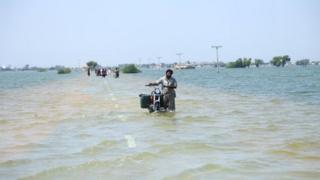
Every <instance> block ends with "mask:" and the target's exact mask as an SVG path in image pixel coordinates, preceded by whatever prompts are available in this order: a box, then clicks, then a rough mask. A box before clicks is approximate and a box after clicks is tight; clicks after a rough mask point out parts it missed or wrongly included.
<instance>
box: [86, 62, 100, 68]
mask: <svg viewBox="0 0 320 180" xmlns="http://www.w3.org/2000/svg"><path fill="white" fill-rule="evenodd" d="M87 66H88V67H89V68H90V69H91V70H93V69H95V68H96V67H97V66H98V63H97V62H95V61H89V62H87Z"/></svg>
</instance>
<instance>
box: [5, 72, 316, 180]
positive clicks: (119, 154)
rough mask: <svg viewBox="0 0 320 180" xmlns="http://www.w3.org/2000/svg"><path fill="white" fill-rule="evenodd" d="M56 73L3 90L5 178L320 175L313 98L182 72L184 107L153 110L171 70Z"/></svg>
mask: <svg viewBox="0 0 320 180" xmlns="http://www.w3.org/2000/svg"><path fill="white" fill-rule="evenodd" d="M274 71H277V70H276V69H275V70H274ZM278 71H282V70H280V69H279V70H278ZM306 71H307V70H306ZM161 72H162V71H161ZM23 73H27V72H23ZM23 73H22V74H18V75H16V76H24V74H23ZM48 73H49V75H46V73H43V74H42V73H38V74H37V72H34V76H50V77H51V76H53V77H55V76H57V77H56V78H52V79H49V80H47V79H48V78H45V79H46V80H45V81H44V82H42V83H34V84H30V85H29V84H26V85H24V86H18V87H17V88H3V89H1V90H0V99H1V101H0V134H1V136H0V154H1V155H0V179H213V178H215V179H319V177H320V133H319V132H320V111H319V110H320V103H317V102H314V101H309V100H308V98H303V96H302V98H299V97H301V96H298V98H295V97H294V96H292V97H291V96H288V97H285V98H282V95H281V92H279V93H280V96H274V95H271V94H268V93H263V90H261V91H260V92H259V93H253V92H254V91H252V92H251V91H242V90H241V89H237V88H236V87H235V88H233V91H229V90H225V91H223V90H222V89H223V88H225V87H223V86H219V87H220V88H216V87H211V86H212V85H211V86H209V85H208V86H202V85H201V84H197V83H192V81H196V80H192V81H188V80H185V79H182V78H183V77H186V76H185V75H184V73H185V72H176V73H175V74H174V75H176V77H177V80H178V89H177V99H176V106H177V110H176V112H175V113H153V114H149V113H148V112H147V110H146V109H140V107H139V98H138V94H140V93H148V92H150V91H151V90H152V88H148V87H145V86H144V84H146V83H147V82H149V81H151V80H153V79H156V78H158V74H162V73H159V72H149V71H148V72H146V73H145V76H144V74H138V75H124V74H120V78H119V79H114V78H112V77H107V78H105V79H103V78H100V77H95V76H91V77H87V76H86V75H85V73H83V74H80V73H78V74H75V75H60V76H58V75H52V74H50V72H47V74H48ZM197 73H200V72H198V71H195V70H191V71H190V72H189V74H192V75H195V76H197V75H199V74H197ZM224 73H230V72H227V71H226V72H223V71H222V72H221V73H220V75H217V74H216V73H215V74H214V75H215V76H223V74H224ZM236 73H239V72H238V71H237V72H236ZM243 73H246V72H243ZM255 73H256V72H255ZM221 74H222V75H221ZM311 74H312V73H311ZM7 75H8V74H6V77H7ZM318 75H319V74H318ZM12 76H14V75H12ZM30 76H31V77H32V76H33V75H32V74H31V75H30ZM0 77H5V76H3V74H1V73H0ZM199 78H200V79H202V80H203V78H201V73H200V75H199ZM0 79H1V78H0ZM179 79H181V80H180V81H179ZM40 81H41V80H40ZM190 82H191V83H190ZM284 82H285V81H284ZM312 82H313V81H311V80H310V81H308V83H309V84H311V87H315V86H317V85H316V84H312ZM210 83H213V82H210ZM226 83H227V82H226ZM237 87H238V86H237ZM226 89H227V88H226ZM282 93H283V92H282ZM317 93H319V89H316V90H315V94H316V95H317ZM308 97H309V96H308ZM315 98H316V96H315ZM301 99H302V100H301ZM303 99H307V100H305V101H303ZM311 99H314V98H311Z"/></svg>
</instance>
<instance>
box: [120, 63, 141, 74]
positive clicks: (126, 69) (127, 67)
mask: <svg viewBox="0 0 320 180" xmlns="http://www.w3.org/2000/svg"><path fill="white" fill-rule="evenodd" d="M121 70H122V72H123V73H139V72H141V71H140V70H139V69H138V68H137V67H136V66H135V65H134V64H128V65H125V66H124V67H123V68H122V69H121Z"/></svg>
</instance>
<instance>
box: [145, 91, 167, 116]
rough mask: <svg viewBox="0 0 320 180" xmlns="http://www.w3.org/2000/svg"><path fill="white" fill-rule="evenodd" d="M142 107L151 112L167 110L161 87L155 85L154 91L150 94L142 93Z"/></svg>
mask: <svg viewBox="0 0 320 180" xmlns="http://www.w3.org/2000/svg"><path fill="white" fill-rule="evenodd" d="M139 97H140V107H141V108H143V109H148V110H149V113H153V112H166V108H165V106H164V101H163V94H162V93H161V90H160V88H159V87H155V88H154V90H153V91H151V93H150V95H148V94H140V95H139Z"/></svg>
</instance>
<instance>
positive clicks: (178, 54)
mask: <svg viewBox="0 0 320 180" xmlns="http://www.w3.org/2000/svg"><path fill="white" fill-rule="evenodd" d="M176 55H177V56H179V64H181V56H182V55H183V53H176Z"/></svg>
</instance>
